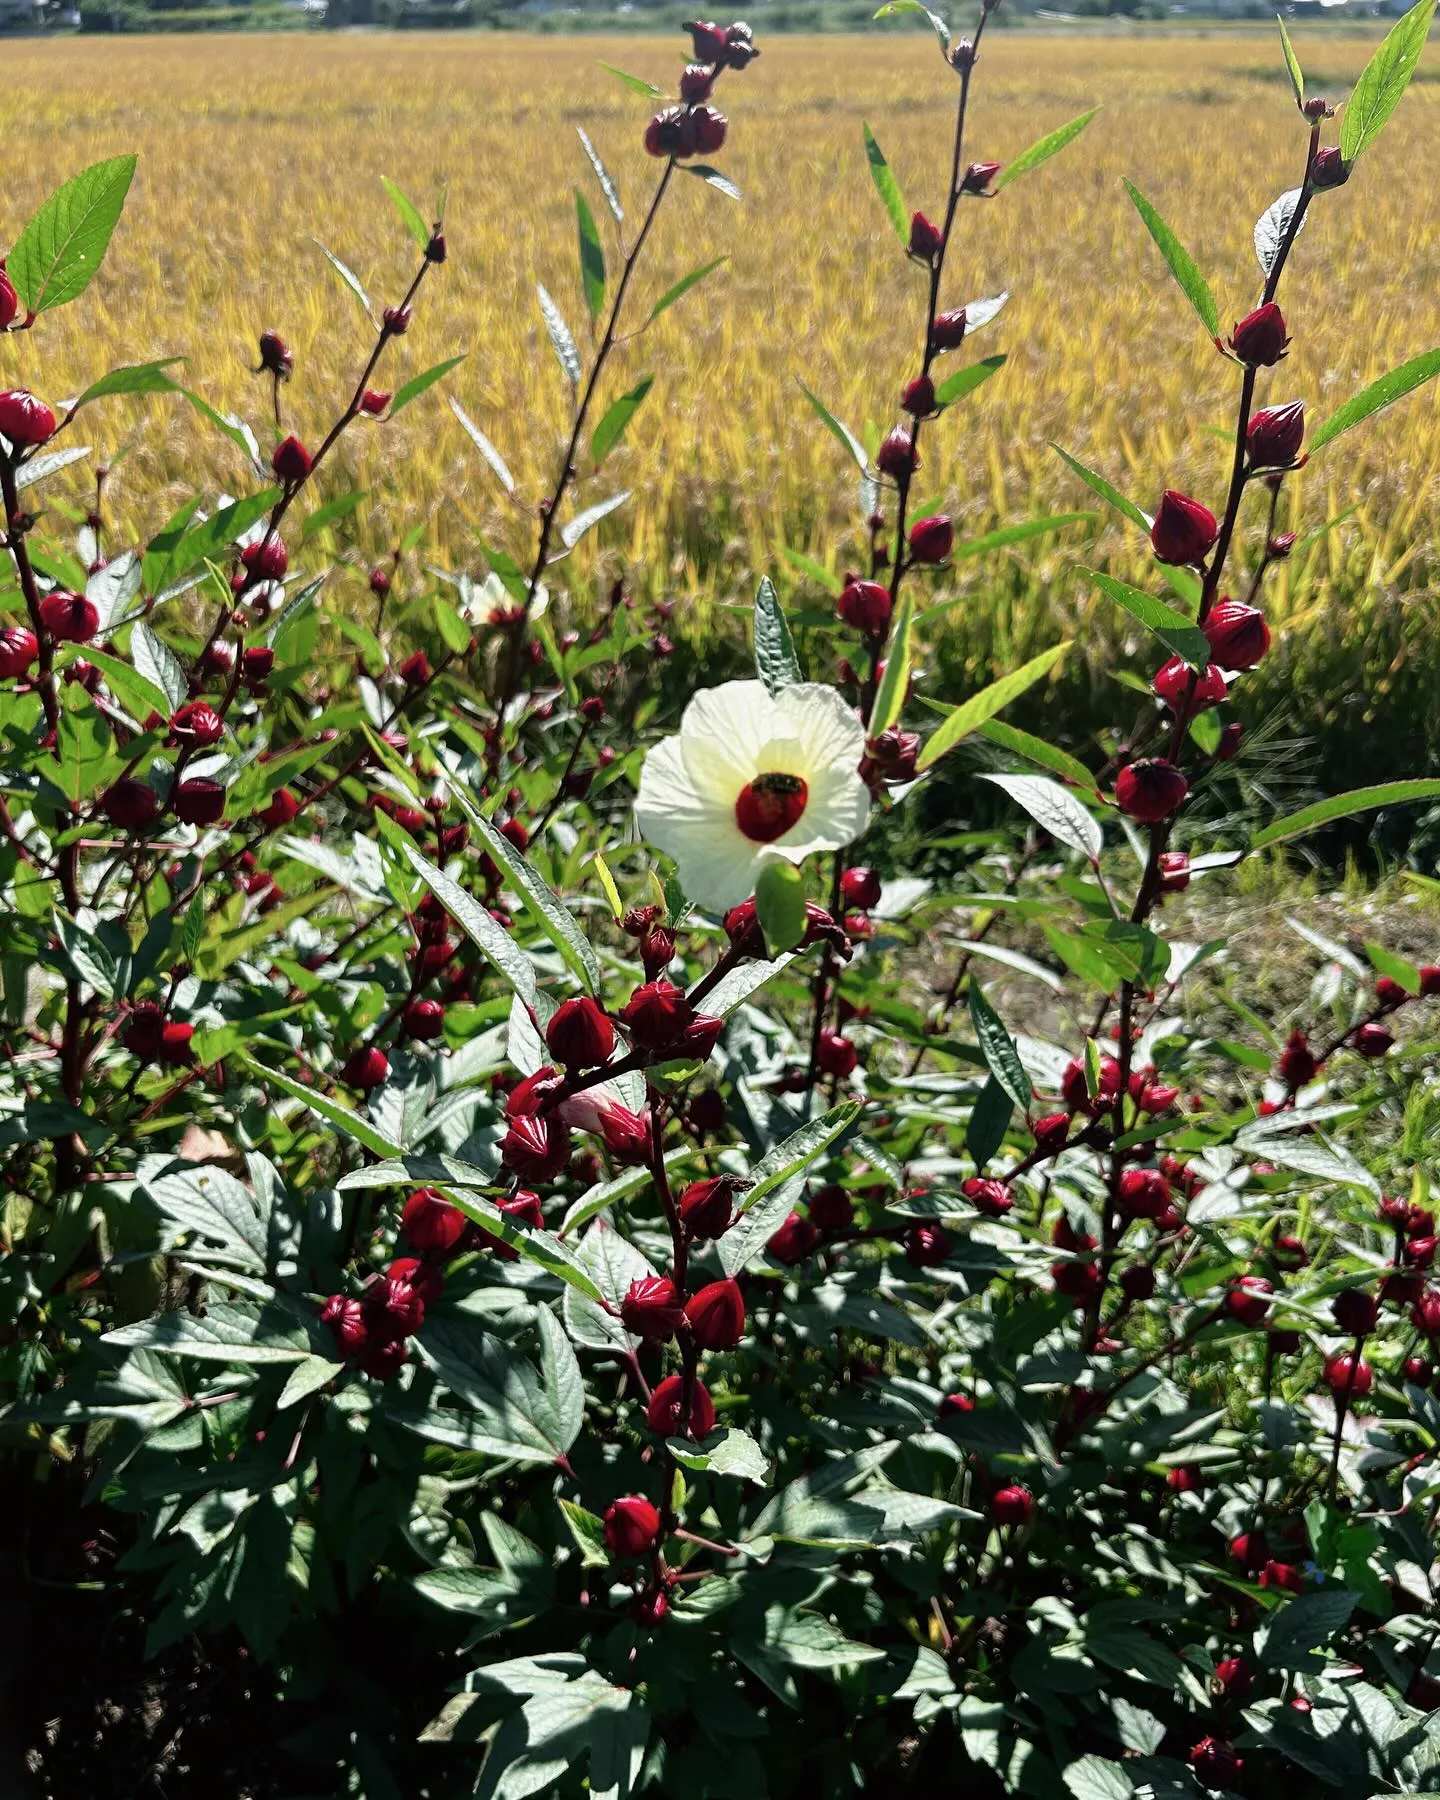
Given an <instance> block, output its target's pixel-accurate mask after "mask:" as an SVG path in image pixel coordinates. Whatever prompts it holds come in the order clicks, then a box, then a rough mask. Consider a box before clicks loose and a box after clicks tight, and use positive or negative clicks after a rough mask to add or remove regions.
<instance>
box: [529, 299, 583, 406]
mask: <svg viewBox="0 0 1440 1800" xmlns="http://www.w3.org/2000/svg"><path fill="white" fill-rule="evenodd" d="M535 293H536V295H537V297H538V299H539V301H540V316H541V318H542V319H544V321H545V329H546V330H547V331H548V332H549V333H550V342H551V343H552V344H553V345H554V347H555V354H556V356H557V357H558V358H559V361H560V367H561V368H562V369H563V370H564V371H565V379H566V380H567V381H568V382H569V383H570V385H571V387H579V385H580V352H579V351H578V350H577V349H576V348H575V340H574V338H573V337H571V335H570V327H569V326H568V325H567V324H566V323H565V315H564V313H562V312H561V310H560V308H559V307H558V306H557V305H556V304H555V302H554V301H553V300H552V299H551V298H550V296H549V294H547V293H546V291H545V289H544V288H543V287H539V286H537V287H536V289H535Z"/></svg>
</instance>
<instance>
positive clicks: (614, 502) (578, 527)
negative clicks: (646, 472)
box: [560, 488, 630, 550]
mask: <svg viewBox="0 0 1440 1800" xmlns="http://www.w3.org/2000/svg"><path fill="white" fill-rule="evenodd" d="M629 498H630V490H629V488H626V490H625V492H624V493H623V494H612V495H611V496H610V498H609V499H608V500H597V501H596V503H595V504H594V506H587V507H586V509H585V511H584V512H582V513H576V515H575V517H574V518H573V519H571V521H570V523H569V524H568V525H565V526H562V528H561V531H560V541H561V543H562V544H564V546H565V548H566V549H567V550H573V549H574V548H575V546H576V545H577V544H578V543H579V542H580V540H581V538H582V537H584V535H585V533H586V532H587V531H589V530H590V529H591V528H592V527H593V526H596V525H598V524H599V523H600V521H601V520H602V519H608V518H609V517H610V515H611V513H612V512H614V511H615V509H616V508H617V507H620V506H623V505H624V504H625V502H626V501H627V500H628V499H629Z"/></svg>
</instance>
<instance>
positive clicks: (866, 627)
mask: <svg viewBox="0 0 1440 1800" xmlns="http://www.w3.org/2000/svg"><path fill="white" fill-rule="evenodd" d="M891 606H892V601H891V599H890V590H889V588H888V587H886V586H884V584H883V583H881V582H878V581H849V582H846V584H845V586H844V587H843V588H842V589H841V591H840V598H839V599H838V600H837V601H836V602H835V611H836V612H837V613H838V614H839V616H840V618H841V620H842V621H843V622H844V623H845V624H846V625H848V626H850V627H851V629H852V630H854V631H863V632H864V633H865V634H866V636H867V637H879V636H880V635H881V634H882V633H883V632H884V630H885V628H886V626H887V625H889V623H890V611H891Z"/></svg>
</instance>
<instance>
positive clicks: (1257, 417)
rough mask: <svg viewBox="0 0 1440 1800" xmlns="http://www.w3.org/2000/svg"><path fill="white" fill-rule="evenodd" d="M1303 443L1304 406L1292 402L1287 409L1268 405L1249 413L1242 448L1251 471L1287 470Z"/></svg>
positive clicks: (1298, 402)
mask: <svg viewBox="0 0 1440 1800" xmlns="http://www.w3.org/2000/svg"><path fill="white" fill-rule="evenodd" d="M1304 441H1305V403H1304V401H1303V400H1292V401H1290V402H1289V404H1288V405H1286V406H1267V407H1263V408H1262V409H1261V410H1260V411H1259V412H1257V413H1252V414H1251V417H1250V423H1249V424H1248V425H1247V426H1246V428H1245V449H1246V452H1247V453H1248V455H1249V457H1250V464H1251V467H1252V468H1256V469H1282V468H1287V467H1288V466H1289V465H1290V464H1291V463H1293V462H1294V460H1295V458H1296V457H1297V456H1298V455H1299V454H1300V446H1301V444H1302V443H1304Z"/></svg>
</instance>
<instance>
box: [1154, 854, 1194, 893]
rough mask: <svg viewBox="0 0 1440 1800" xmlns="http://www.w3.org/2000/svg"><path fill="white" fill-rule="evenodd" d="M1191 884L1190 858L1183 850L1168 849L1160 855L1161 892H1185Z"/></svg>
mask: <svg viewBox="0 0 1440 1800" xmlns="http://www.w3.org/2000/svg"><path fill="white" fill-rule="evenodd" d="M1189 885H1190V858H1189V857H1188V856H1187V855H1186V854H1185V852H1184V851H1183V850H1166V851H1164V852H1163V853H1162V855H1161V857H1160V892H1161V893H1162V894H1183V893H1184V892H1185V890H1186V888H1188V887H1189Z"/></svg>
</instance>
